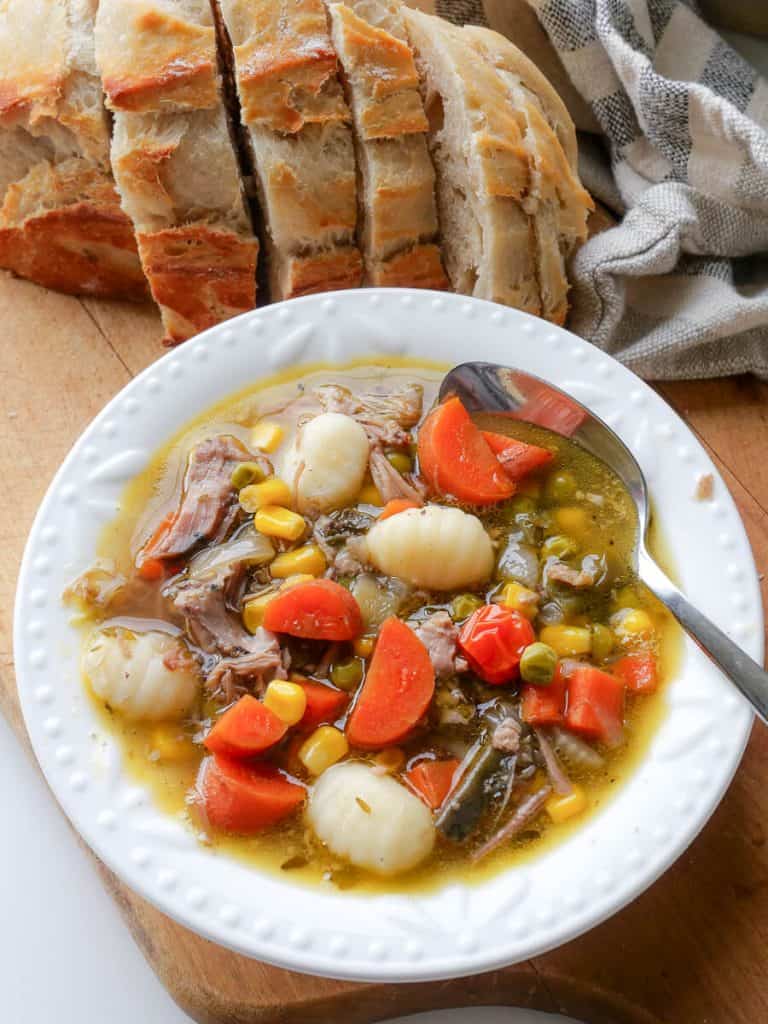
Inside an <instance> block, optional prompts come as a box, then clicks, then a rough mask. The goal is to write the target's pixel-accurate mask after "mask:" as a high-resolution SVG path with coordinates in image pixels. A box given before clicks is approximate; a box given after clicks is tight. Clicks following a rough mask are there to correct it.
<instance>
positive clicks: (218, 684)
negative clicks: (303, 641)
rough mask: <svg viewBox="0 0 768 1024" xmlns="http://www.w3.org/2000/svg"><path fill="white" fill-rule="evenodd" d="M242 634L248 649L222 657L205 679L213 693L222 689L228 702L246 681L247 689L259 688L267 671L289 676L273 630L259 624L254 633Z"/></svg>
mask: <svg viewBox="0 0 768 1024" xmlns="http://www.w3.org/2000/svg"><path fill="white" fill-rule="evenodd" d="M245 636H246V637H247V643H248V650H247V651H245V652H243V653H242V654H237V655H235V656H234V657H231V658H222V659H221V660H220V661H219V662H217V663H216V665H215V666H214V668H213V669H212V671H211V672H209V674H208V677H207V679H206V681H205V682H206V686H207V687H208V689H209V690H210V691H211V692H212V693H217V692H218V693H221V694H222V695H223V696H224V698H225V699H226V700H227V702H229V701H231V700H233V699H234V698H235V696H236V695H237V693H238V692H239V691H240V690H243V689H246V687H244V686H242V684H243V683H248V684H249V686H248V687H247V688H249V689H254V688H255V689H257V690H260V689H262V688H263V686H264V683H265V682H266V676H267V675H268V674H269V675H270V676H271V678H273V679H287V678H288V673H287V671H286V668H285V665H284V662H283V657H282V653H281V650H280V644H279V643H278V639H277V637H276V636H275V634H274V633H270V632H269V630H268V629H264V627H263V626H259V628H258V629H257V630H256V632H255V633H253V634H251V633H246V634H245ZM239 684H240V685H239ZM254 684H255V686H254Z"/></svg>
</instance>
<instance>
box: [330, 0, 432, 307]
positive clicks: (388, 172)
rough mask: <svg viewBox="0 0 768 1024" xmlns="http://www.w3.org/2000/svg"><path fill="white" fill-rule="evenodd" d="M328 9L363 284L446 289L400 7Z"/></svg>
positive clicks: (372, 4) (374, 3)
mask: <svg viewBox="0 0 768 1024" xmlns="http://www.w3.org/2000/svg"><path fill="white" fill-rule="evenodd" d="M328 10H329V12H330V16H331V38H332V40H333V43H334V46H335V47H336V52H337V53H338V56H339V60H340V63H341V67H342V71H343V78H344V82H345V85H346V91H347V98H348V99H349V102H350V106H351V108H352V113H353V117H354V126H355V151H356V154H357V164H358V169H359V171H360V180H361V186H362V187H361V190H360V195H359V197H358V199H359V210H358V214H359V224H358V237H359V240H360V247H361V249H362V251H363V258H364V262H365V283H366V284H371V285H401V286H412V287H422V288H446V287H447V286H448V279H447V277H446V276H445V271H444V270H443V265H442V260H441V256H440V249H439V247H438V244H437V235H438V224H437V207H436V203H435V172H434V168H433V167H432V161H431V159H430V156H429V151H428V149H427V143H426V132H427V130H428V128H429V122H428V121H427V117H426V114H425V113H424V105H423V103H422V100H421V95H420V93H419V78H418V74H417V72H416V65H415V63H414V59H413V52H412V50H411V48H410V46H409V44H408V40H407V35H406V31H405V24H404V22H403V18H402V14H401V12H400V4H399V3H398V2H397V0H348V2H347V3H346V4H345V3H331V4H329V7H328Z"/></svg>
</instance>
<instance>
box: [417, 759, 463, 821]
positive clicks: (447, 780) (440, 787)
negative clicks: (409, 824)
mask: <svg viewBox="0 0 768 1024" xmlns="http://www.w3.org/2000/svg"><path fill="white" fill-rule="evenodd" d="M458 767H459V762H458V761H457V760H456V759H455V758H450V759H449V760H446V761H419V763H418V764H416V765H414V766H413V768H411V769H410V770H409V771H407V772H406V773H405V779H406V782H407V783H408V785H409V786H410V787H411V789H413V790H415V792H416V794H417V795H418V796H420V797H421V799H422V800H423V801H424V803H425V804H426V805H427V807H431V808H432V810H433V811H434V810H437V808H438V807H440V805H441V804H442V802H443V800H445V798H446V797H447V796H448V793H449V792H450V790H451V785H452V784H453V776H454V775H455V774H456V769H457V768H458Z"/></svg>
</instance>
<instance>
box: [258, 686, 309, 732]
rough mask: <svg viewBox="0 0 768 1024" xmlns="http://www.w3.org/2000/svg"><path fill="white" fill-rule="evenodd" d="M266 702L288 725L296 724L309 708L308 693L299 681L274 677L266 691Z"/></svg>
mask: <svg viewBox="0 0 768 1024" xmlns="http://www.w3.org/2000/svg"><path fill="white" fill-rule="evenodd" d="M264 704H265V706H266V707H268V708H269V710H270V711H274V713H275V714H276V715H277V717H278V718H279V719H280V721H282V722H285V724H286V725H296V723H297V722H300V721H301V718H302V716H303V714H304V712H305V711H306V709H307V695H306V693H305V691H304V690H303V689H302V688H301V687H300V686H299V685H298V684H297V683H289V682H286V681H284V680H282V679H274V680H273V681H272V682H271V683H270V684H269V686H268V687H267V689H266V692H265V693H264Z"/></svg>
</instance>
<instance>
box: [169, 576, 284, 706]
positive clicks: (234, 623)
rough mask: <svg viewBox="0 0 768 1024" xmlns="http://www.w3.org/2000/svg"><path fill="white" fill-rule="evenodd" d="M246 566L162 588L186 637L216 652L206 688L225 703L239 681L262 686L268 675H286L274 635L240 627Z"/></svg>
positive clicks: (251, 685)
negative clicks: (179, 617)
mask: <svg viewBox="0 0 768 1024" xmlns="http://www.w3.org/2000/svg"><path fill="white" fill-rule="evenodd" d="M246 572H247V566H246V565H244V564H243V563H236V564H234V565H230V566H228V567H227V570H226V572H222V573H220V574H217V575H214V576H213V577H208V578H206V579H196V578H194V577H187V578H185V579H182V580H180V581H179V582H178V583H177V584H174V585H172V586H171V587H169V588H168V590H167V591H166V596H167V597H168V598H169V599H170V601H171V602H172V604H173V607H174V609H175V610H176V611H177V612H178V613H179V614H181V615H182V616H183V617H184V625H185V630H186V633H187V635H188V636H189V637H190V639H191V640H192V642H193V643H194V644H196V645H197V646H198V647H200V648H201V649H202V650H203V651H205V652H206V653H207V654H213V655H219V660H218V661H217V663H216V664H215V665H214V667H213V668H212V670H211V671H210V672H209V673H208V675H207V678H206V686H207V688H208V689H209V690H210V692H211V693H213V694H214V695H219V696H221V697H223V698H224V699H225V700H226V702H229V701H231V700H233V699H234V698H235V696H236V695H237V693H238V692H239V689H238V685H239V687H240V689H243V688H244V686H243V684H245V683H247V684H248V685H249V688H251V689H253V688H254V687H257V688H261V687H263V685H264V683H265V682H266V676H267V675H268V674H270V675H271V678H279V679H285V678H287V672H286V669H285V665H284V663H283V658H282V652H281V650H280V644H279V643H278V640H277V637H276V636H275V635H274V633H270V632H269V631H268V630H266V629H263V628H261V627H260V628H259V629H257V630H256V632H255V633H253V634H251V633H249V632H248V631H247V630H246V629H245V628H244V627H243V625H242V622H241V620H240V616H239V607H240V603H241V600H242V594H243V588H244V586H245V580H246Z"/></svg>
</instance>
